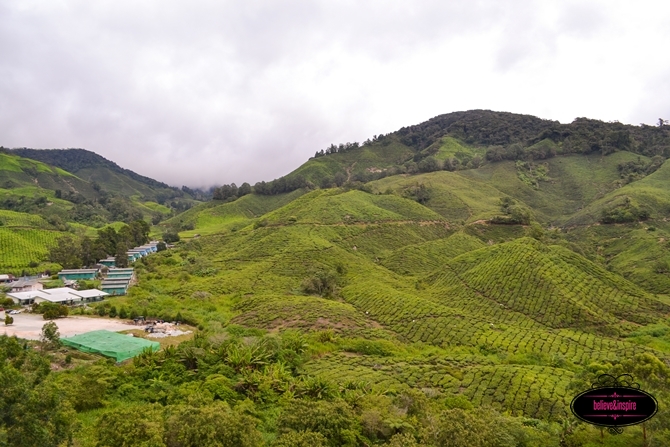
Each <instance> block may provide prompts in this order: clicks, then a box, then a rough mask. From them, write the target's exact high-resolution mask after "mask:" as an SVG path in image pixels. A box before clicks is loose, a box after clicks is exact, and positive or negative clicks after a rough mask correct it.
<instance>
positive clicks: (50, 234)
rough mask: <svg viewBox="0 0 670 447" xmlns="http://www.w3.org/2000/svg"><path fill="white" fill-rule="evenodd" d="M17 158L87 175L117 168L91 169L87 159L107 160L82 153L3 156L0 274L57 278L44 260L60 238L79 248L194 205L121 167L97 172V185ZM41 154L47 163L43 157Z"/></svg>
mask: <svg viewBox="0 0 670 447" xmlns="http://www.w3.org/2000/svg"><path fill="white" fill-rule="evenodd" d="M19 153H20V154H24V155H26V154H27V155H34V156H35V157H36V158H43V159H45V160H47V161H50V162H51V161H54V162H55V164H56V165H57V166H63V167H65V168H72V167H79V168H81V169H80V170H79V171H77V172H79V173H81V172H83V170H85V169H86V170H88V171H91V170H94V171H95V169H98V168H100V169H102V168H101V166H103V165H104V166H106V168H104V169H107V170H109V169H111V168H110V166H111V167H114V166H116V165H114V164H113V163H111V162H107V163H106V164H105V163H102V162H100V163H98V165H99V166H98V165H96V164H95V163H92V162H91V160H89V159H90V158H91V154H92V155H94V157H93V161H96V160H97V161H100V160H104V159H103V158H102V157H99V156H98V155H96V154H93V153H90V152H87V151H79V152H77V151H74V152H71V151H52V152H49V151H39V150H28V149H22V150H8V149H4V148H0V272H1V273H2V274H5V273H12V274H14V275H17V276H18V275H24V274H36V273H41V272H44V271H47V270H48V271H53V270H58V269H59V268H60V266H59V265H58V264H57V263H54V262H51V261H50V260H49V256H48V253H49V251H50V250H51V249H52V248H54V247H55V246H57V245H58V242H57V241H58V240H60V239H62V238H63V237H64V236H67V237H68V238H69V239H67V240H68V241H69V240H75V241H81V240H82V238H83V237H84V236H88V237H89V238H96V237H97V235H98V230H100V229H103V228H104V227H106V226H107V225H109V224H113V225H115V226H116V227H117V228H118V226H119V225H122V226H123V223H124V222H125V223H130V222H133V221H137V220H144V221H146V222H147V224H148V223H149V222H159V221H161V220H163V219H165V218H167V217H169V216H171V215H173V214H175V213H176V211H177V210H183V209H185V208H188V207H190V206H191V205H192V204H195V203H198V202H196V201H195V200H193V199H192V198H190V196H189V195H188V194H186V193H184V192H183V191H181V190H178V189H176V188H169V187H168V186H167V185H164V184H162V183H159V182H156V181H154V180H151V179H147V178H145V177H141V176H138V175H137V174H134V173H132V172H131V171H127V172H126V171H124V170H123V169H121V168H119V167H118V166H116V170H114V169H112V171H113V173H112V174H110V175H107V174H105V172H107V171H104V172H102V171H101V172H99V173H98V174H99V176H98V175H97V174H96V176H94V177H95V178H87V179H82V178H81V177H79V176H78V175H75V174H73V173H71V172H68V171H66V170H64V169H62V168H60V167H57V166H54V165H49V164H46V163H44V162H42V161H38V160H34V159H30V158H25V157H21V156H19V155H17V154H19ZM73 153H74V154H75V155H77V154H79V155H80V156H81V157H83V160H80V159H79V158H77V157H75V158H74V159H73V158H72V157H70V155H72V154H73ZM44 154H47V155H48V156H46V157H44V156H43V155H44ZM82 154H83V155H82ZM59 157H60V158H59ZM81 157H80V158H81ZM104 161H106V160H104ZM112 165H113V166H112ZM96 166H97V167H96ZM88 171H87V172H88ZM112 171H109V172H107V173H108V174H109V173H110V172H112ZM91 172H93V171H91ZM100 176H102V177H105V176H107V177H106V178H107V179H106V180H105V181H101V182H100V183H98V182H97V180H101V178H102V177H100ZM133 182H135V183H137V182H140V183H137V184H135V183H133ZM129 185H130V186H129ZM133 185H134V186H133ZM138 185H141V188H140V187H139V186H138ZM108 188H109V189H108ZM155 200H160V201H162V202H163V203H164V204H165V205H161V204H159V203H157V202H156V201H155ZM166 205H167V206H166ZM98 256H100V255H98Z"/></svg>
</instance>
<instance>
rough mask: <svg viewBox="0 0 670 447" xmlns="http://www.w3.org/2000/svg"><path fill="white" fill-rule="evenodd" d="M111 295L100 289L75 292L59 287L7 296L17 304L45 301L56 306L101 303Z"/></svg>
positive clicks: (14, 293)
mask: <svg viewBox="0 0 670 447" xmlns="http://www.w3.org/2000/svg"><path fill="white" fill-rule="evenodd" d="M108 295H109V294H108V293H106V292H103V291H102V290H98V289H90V290H74V289H70V288H69V287H58V288H56V289H43V290H35V291H29V292H10V293H8V294H7V297H8V298H11V299H12V300H13V301H14V302H15V303H16V304H21V305H24V306H26V305H30V304H33V303H37V304H40V303H43V302H45V301H47V302H50V303H56V304H65V305H72V304H80V303H90V302H93V301H100V300H102V299H104V298H105V297H106V296H108Z"/></svg>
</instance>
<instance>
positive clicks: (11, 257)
mask: <svg viewBox="0 0 670 447" xmlns="http://www.w3.org/2000/svg"><path fill="white" fill-rule="evenodd" d="M60 236H61V233H59V232H57V231H47V230H26V229H18V228H12V229H10V228H3V227H0V268H5V269H15V268H22V267H28V266H29V265H30V264H31V263H37V262H40V261H42V260H44V259H45V257H46V255H47V252H48V251H49V248H51V247H52V246H54V245H55V244H56V241H57V240H58V238H59V237H60Z"/></svg>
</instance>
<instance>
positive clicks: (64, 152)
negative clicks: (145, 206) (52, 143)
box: [11, 148, 182, 201]
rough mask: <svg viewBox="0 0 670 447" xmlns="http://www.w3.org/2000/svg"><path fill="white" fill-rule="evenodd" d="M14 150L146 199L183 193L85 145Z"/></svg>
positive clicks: (109, 189) (109, 187)
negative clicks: (86, 147)
mask: <svg viewBox="0 0 670 447" xmlns="http://www.w3.org/2000/svg"><path fill="white" fill-rule="evenodd" d="M11 153H14V154H17V155H19V156H21V157H25V158H29V159H32V160H39V161H41V162H43V163H46V164H48V165H51V166H55V167H57V168H60V169H61V170H66V171H67V172H70V173H72V174H74V175H76V176H77V177H79V178H81V179H83V180H85V181H87V182H88V183H91V184H92V183H93V182H95V183H97V184H98V185H100V186H101V187H102V188H103V189H105V190H107V191H109V192H112V193H116V194H119V195H123V196H126V197H130V196H135V195H136V196H140V197H142V198H143V199H144V200H145V201H150V200H153V201H155V200H156V199H157V198H158V197H161V196H163V197H169V198H172V197H181V196H182V194H181V191H180V190H178V189H177V188H173V187H170V186H168V185H166V184H165V183H162V182H158V181H156V180H154V179H151V178H149V177H145V176H142V175H139V174H136V173H135V172H133V171H131V170H129V169H124V168H121V167H120V166H118V165H117V164H116V163H114V162H112V161H109V160H107V159H106V158H104V157H102V156H100V155H98V154H96V153H95V152H91V151H87V150H85V149H27V148H22V149H12V151H11Z"/></svg>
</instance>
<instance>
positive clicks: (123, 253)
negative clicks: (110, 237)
mask: <svg viewBox="0 0 670 447" xmlns="http://www.w3.org/2000/svg"><path fill="white" fill-rule="evenodd" d="M127 251H128V247H127V246H126V244H125V243H123V242H119V243H118V244H117V245H116V252H115V256H114V264H115V265H116V267H119V268H123V267H128V253H127Z"/></svg>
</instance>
